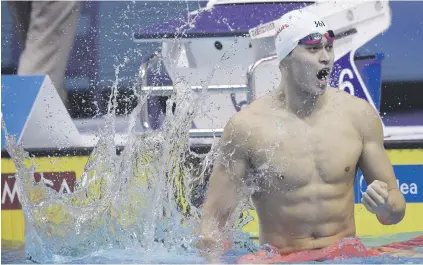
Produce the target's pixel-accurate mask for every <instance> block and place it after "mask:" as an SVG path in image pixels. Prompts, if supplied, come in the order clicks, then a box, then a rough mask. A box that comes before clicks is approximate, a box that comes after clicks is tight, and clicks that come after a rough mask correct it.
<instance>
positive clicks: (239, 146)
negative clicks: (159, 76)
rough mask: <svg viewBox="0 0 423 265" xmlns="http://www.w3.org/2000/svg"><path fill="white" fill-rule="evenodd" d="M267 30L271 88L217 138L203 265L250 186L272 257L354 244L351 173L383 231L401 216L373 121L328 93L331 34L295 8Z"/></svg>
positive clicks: (351, 101)
mask: <svg viewBox="0 0 423 265" xmlns="http://www.w3.org/2000/svg"><path fill="white" fill-rule="evenodd" d="M277 23H279V27H278V28H277V35H276V37H275V45H276V52H277V55H278V60H279V62H280V63H279V68H280V72H281V76H282V78H281V83H280V85H279V86H278V88H277V89H275V90H274V91H271V92H269V93H268V94H266V95H264V96H263V97H261V98H259V99H257V100H255V101H254V102H252V103H251V104H250V105H249V106H247V107H246V108H244V109H243V110H241V111H240V112H238V113H236V114H235V115H234V116H233V117H232V118H231V119H230V120H229V122H228V123H227V124H226V126H225V128H224V132H223V136H222V138H221V142H220V144H221V146H220V152H219V155H218V157H217V159H216V161H215V164H214V168H213V172H212V175H211V177H210V182H209V188H208V190H207V193H206V197H205V202H204V204H203V208H202V218H201V221H200V227H199V235H200V236H199V238H200V240H199V242H198V244H197V247H198V248H200V249H201V251H202V252H203V253H204V255H205V256H206V257H207V258H208V261H209V262H218V260H219V257H220V256H221V255H222V254H223V253H224V251H225V248H224V247H222V246H223V243H224V240H226V239H228V238H229V239H230V236H228V234H227V229H226V228H228V227H231V225H232V224H231V222H230V217H231V215H232V213H234V211H235V208H236V206H237V204H238V203H239V201H240V200H241V199H242V196H246V195H248V194H246V193H245V190H246V188H247V187H248V186H250V187H249V188H251V185H252V184H251V183H254V185H255V187H254V188H255V190H254V192H252V194H250V195H248V196H251V200H252V202H253V205H254V207H255V210H256V212H257V214H258V217H259V234H260V238H259V240H260V244H262V245H263V244H268V245H270V246H272V247H275V248H276V249H278V251H279V252H280V253H281V254H286V255H288V254H290V253H291V254H292V253H296V252H300V251H311V250H313V251H314V250H319V249H325V248H329V246H333V245H334V244H335V243H336V242H338V241H339V240H342V239H345V238H354V237H355V236H356V231H355V230H356V228H355V223H354V180H355V175H356V170H357V168H358V167H359V168H360V169H361V170H362V172H363V176H364V178H365V180H366V182H367V184H368V188H367V190H366V191H365V192H364V194H363V200H362V203H363V204H364V206H365V207H366V209H367V210H368V211H370V212H371V213H373V214H375V216H376V218H377V219H378V220H379V222H380V223H381V224H383V225H392V224H397V223H398V222H400V221H401V220H402V219H403V217H404V214H405V199H404V197H403V195H402V194H401V192H400V191H399V189H398V187H397V182H396V177H395V175H394V171H393V167H392V165H391V163H390V160H389V158H388V156H387V153H386V151H385V149H384V137H383V128H382V124H381V120H380V117H379V115H378V113H377V112H376V111H375V109H374V108H373V107H372V106H371V105H370V104H369V103H368V102H367V101H365V100H363V99H360V98H358V97H355V96H352V95H350V94H348V93H346V92H344V91H341V90H340V89H335V88H331V87H329V86H328V77H329V73H330V72H331V69H332V66H333V63H334V48H333V44H334V37H335V36H334V33H333V32H332V31H331V30H329V29H328V28H327V27H326V25H325V22H324V21H322V19H320V18H318V17H316V16H314V15H313V14H310V13H306V12H305V11H301V10H295V11H292V12H289V13H287V14H285V15H284V16H282V17H281V18H280V19H279V20H278V22H277ZM354 242H355V241H354ZM354 244H355V243H354Z"/></svg>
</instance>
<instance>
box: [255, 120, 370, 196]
mask: <svg viewBox="0 0 423 265" xmlns="http://www.w3.org/2000/svg"><path fill="white" fill-rule="evenodd" d="M265 124H266V125H267V126H261V127H260V128H256V129H255V130H254V131H253V133H252V135H253V137H252V138H251V139H252V141H251V143H250V144H251V147H250V150H251V154H250V158H251V161H250V162H251V167H252V171H253V172H254V175H255V176H256V177H258V178H256V179H258V180H260V179H261V180H263V179H267V180H270V182H271V183H276V185H280V186H282V187H285V188H286V189H299V188H301V187H303V186H306V185H308V184H310V183H327V184H337V183H343V182H350V181H351V176H353V173H354V172H355V169H356V165H357V162H358V159H359V156H360V153H361V149H362V144H361V140H360V135H359V132H358V131H357V130H356V129H355V128H354V127H353V126H352V124H351V123H350V122H349V121H348V120H347V119H345V118H343V117H340V116H334V117H327V118H325V119H321V120H319V121H318V122H315V123H313V124H307V123H304V122H296V121H289V120H288V121H284V122H283V123H280V124H279V125H278V123H277V122H275V121H273V122H270V121H269V122H266V123H265Z"/></svg>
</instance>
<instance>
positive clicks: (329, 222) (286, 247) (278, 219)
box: [253, 189, 355, 253]
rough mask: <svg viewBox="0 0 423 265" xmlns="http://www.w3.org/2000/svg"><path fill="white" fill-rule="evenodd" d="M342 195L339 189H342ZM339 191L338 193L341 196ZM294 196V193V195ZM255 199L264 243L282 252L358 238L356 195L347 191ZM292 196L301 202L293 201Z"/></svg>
mask: <svg viewBox="0 0 423 265" xmlns="http://www.w3.org/2000/svg"><path fill="white" fill-rule="evenodd" d="M338 192H339V190H338ZM338 192H337V193H338ZM292 193H294V194H292ZM292 193H291V194H290V195H289V199H290V200H288V199H287V198H285V197H288V196H286V195H281V194H277V195H273V196H271V195H269V194H266V195H261V196H254V197H255V198H254V197H253V202H254V204H255V208H256V211H257V214H258V217H259V223H260V244H261V245H262V244H269V245H271V246H273V247H276V248H278V249H279V250H280V251H281V253H292V252H297V251H302V250H310V249H320V248H324V247H327V246H328V245H330V244H332V243H334V242H335V241H337V240H340V239H342V238H346V237H353V236H355V223H354V202H353V199H354V197H353V196H354V194H353V191H352V189H351V191H344V193H343V194H342V193H338V194H339V196H338V195H335V196H333V195H332V196H330V197H326V198H325V196H324V194H314V195H313V193H308V196H307V195H306V194H307V192H306V193H304V197H303V196H296V195H297V194H295V193H297V191H294V192H292ZM292 197H296V198H297V199H298V200H296V201H295V202H294V201H292Z"/></svg>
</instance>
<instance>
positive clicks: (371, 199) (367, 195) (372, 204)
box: [361, 180, 390, 214]
mask: <svg viewBox="0 0 423 265" xmlns="http://www.w3.org/2000/svg"><path fill="white" fill-rule="evenodd" d="M388 199H389V191H388V184H386V183H385V182H382V181H379V180H375V181H373V182H372V183H371V184H370V185H369V186H368V187H367V190H366V191H365V192H364V193H363V198H362V199H361V203H363V204H364V206H365V207H366V209H367V210H368V211H369V212H371V213H374V214H384V213H386V212H389V210H390V205H389V203H388Z"/></svg>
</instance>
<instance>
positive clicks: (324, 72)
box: [316, 67, 330, 81]
mask: <svg viewBox="0 0 423 265" xmlns="http://www.w3.org/2000/svg"><path fill="white" fill-rule="evenodd" d="M329 74H330V68H329V67H325V68H322V69H321V70H320V71H319V72H317V75H316V76H317V79H319V80H320V81H326V80H328V78H329Z"/></svg>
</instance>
